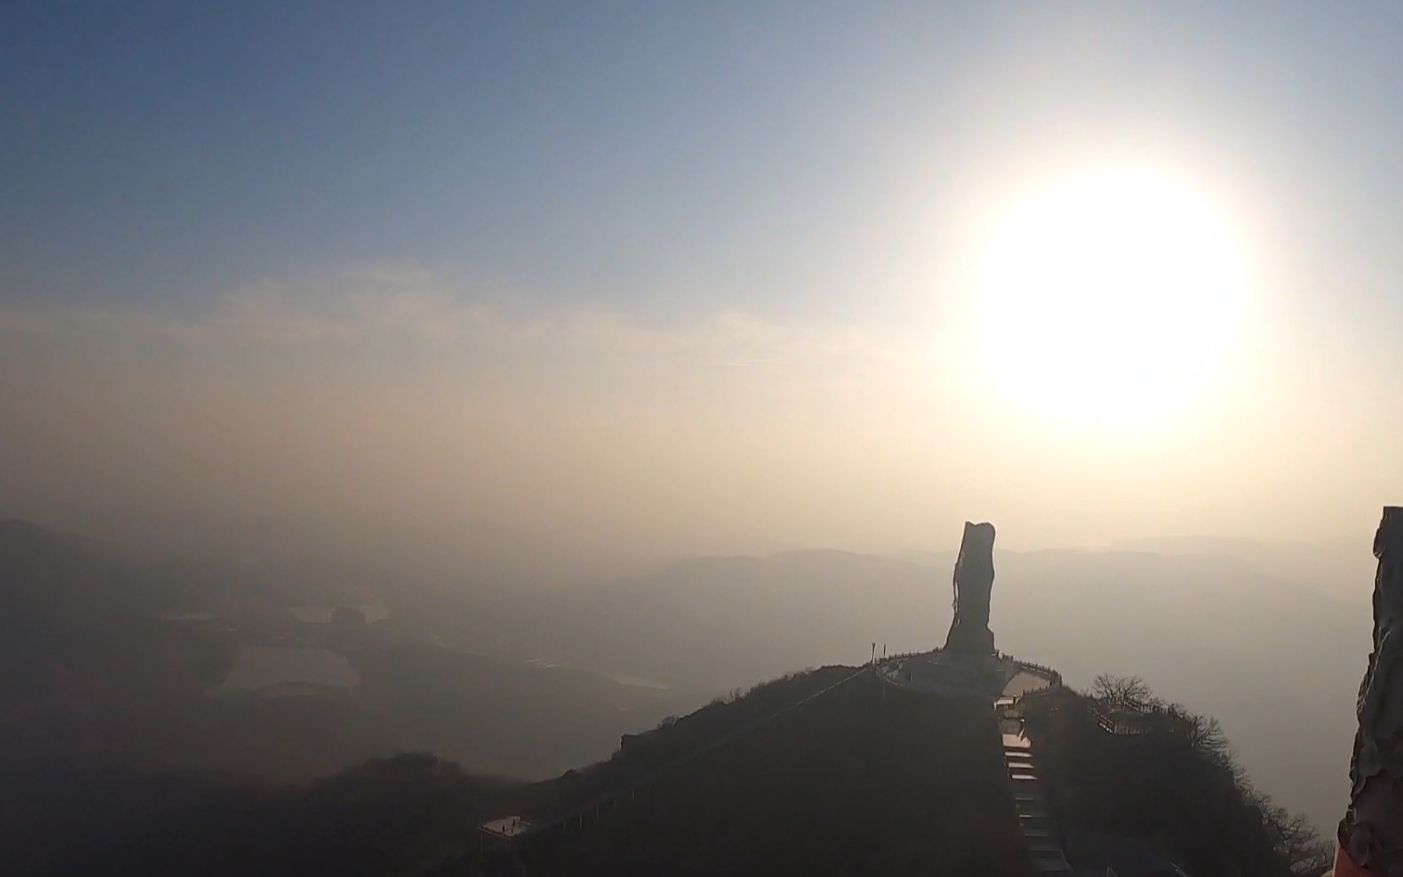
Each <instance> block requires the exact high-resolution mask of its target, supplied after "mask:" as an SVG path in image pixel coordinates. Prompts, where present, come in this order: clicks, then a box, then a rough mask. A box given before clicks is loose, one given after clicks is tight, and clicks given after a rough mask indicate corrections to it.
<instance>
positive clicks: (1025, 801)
mask: <svg viewBox="0 0 1403 877" xmlns="http://www.w3.org/2000/svg"><path fill="white" fill-rule="evenodd" d="M999 730H1000V732H1001V733H1002V735H1003V748H1004V764H1005V766H1006V767H1007V769H1008V779H1009V783H1010V784H1011V785H1012V787H1013V803H1014V808H1015V809H1016V811H1017V813H1018V826H1019V828H1020V829H1021V830H1022V832H1023V839H1024V840H1025V841H1027V843H1028V852H1029V854H1030V855H1031V856H1032V860H1033V870H1034V872H1035V873H1038V874H1066V875H1070V874H1072V866H1071V865H1069V864H1068V863H1067V856H1066V854H1065V853H1063V851H1062V845H1061V844H1060V843H1059V842H1058V838H1057V832H1056V831H1055V830H1054V828H1053V824H1052V814H1051V812H1050V811H1049V810H1048V806H1047V798H1046V796H1045V793H1044V791H1043V788H1042V780H1041V779H1039V777H1038V771H1037V764H1036V762H1035V761H1034V759H1033V743H1032V741H1031V740H1029V739H1028V737H1027V735H1026V734H1025V733H1024V731H1023V723H1022V721H1020V720H1018V719H1012V718H1001V719H1000V720H999Z"/></svg>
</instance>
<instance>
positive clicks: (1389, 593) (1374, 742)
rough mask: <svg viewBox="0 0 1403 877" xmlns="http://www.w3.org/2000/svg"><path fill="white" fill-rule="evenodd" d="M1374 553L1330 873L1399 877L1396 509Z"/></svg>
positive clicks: (1402, 693)
mask: <svg viewBox="0 0 1403 877" xmlns="http://www.w3.org/2000/svg"><path fill="white" fill-rule="evenodd" d="M1374 556H1375V557H1377V558H1378V561H1379V568H1378V573H1377V575H1376V576H1375V578H1374V642H1373V651H1372V652H1371V653H1370V654H1369V667H1368V669H1367V670H1366V671H1365V672H1364V681H1363V682H1362V683H1361V684H1360V686H1359V701H1358V707H1357V711H1358V716H1359V729H1358V731H1357V732H1356V734H1355V737H1354V755H1353V756H1352V757H1351V758H1350V765H1349V775H1350V780H1351V781H1352V788H1351V790H1350V802H1349V809H1348V810H1347V811H1346V812H1345V818H1344V819H1343V820H1341V822H1340V847H1341V850H1342V855H1341V856H1340V861H1338V862H1337V864H1336V867H1335V873H1336V874H1337V875H1340V874H1348V873H1352V869H1351V867H1350V866H1357V867H1360V868H1363V869H1365V872H1366V873H1368V874H1380V875H1389V877H1394V875H1403V508H1400V507H1386V508H1385V509H1384V511H1383V520H1382V521H1380V522H1379V529H1378V532H1377V533H1376V534H1375V536H1374ZM1345 854H1347V855H1348V858H1349V859H1350V860H1352V861H1350V862H1345V861H1344V855H1345Z"/></svg>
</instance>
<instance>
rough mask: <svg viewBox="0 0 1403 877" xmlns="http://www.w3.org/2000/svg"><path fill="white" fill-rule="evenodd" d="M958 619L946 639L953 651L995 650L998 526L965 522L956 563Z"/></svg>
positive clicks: (956, 615) (979, 652)
mask: <svg viewBox="0 0 1403 877" xmlns="http://www.w3.org/2000/svg"><path fill="white" fill-rule="evenodd" d="M954 587H955V617H954V619H952V620H951V622H950V633H949V635H948V636H946V638H945V649H946V650H947V651H951V652H964V653H968V654H981V655H988V654H992V653H993V651H994V634H993V633H992V632H991V631H990V630H989V595H990V593H991V592H992V591H993V589H994V525H993V524H990V523H982V524H972V523H970V522H969V521H965V533H964V536H963V537H962V538H961V539H960V556H959V559H958V560H956V561H955V583H954Z"/></svg>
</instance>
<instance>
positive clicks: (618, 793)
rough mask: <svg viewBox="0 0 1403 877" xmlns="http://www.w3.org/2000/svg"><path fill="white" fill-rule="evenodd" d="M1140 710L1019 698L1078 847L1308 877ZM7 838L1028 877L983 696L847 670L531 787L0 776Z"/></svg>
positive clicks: (356, 778)
mask: <svg viewBox="0 0 1403 877" xmlns="http://www.w3.org/2000/svg"><path fill="white" fill-rule="evenodd" d="M1152 705H1154V707H1155V709H1159V710H1161V711H1162V712H1163V711H1165V710H1167V712H1165V713H1164V714H1166V715H1168V716H1169V719H1168V720H1167V724H1165V725H1163V726H1162V727H1159V726H1157V730H1155V731H1154V732H1153V733H1145V734H1139V735H1135V736H1116V735H1111V734H1108V733H1106V732H1105V731H1104V730H1103V729H1102V727H1101V726H1100V725H1098V721H1097V712H1096V711H1097V710H1098V709H1101V710H1104V709H1106V708H1107V701H1106V700H1105V698H1102V699H1101V700H1096V701H1094V700H1091V699H1089V698H1087V697H1084V696H1082V695H1079V694H1077V693H1075V692H1071V691H1063V692H1057V693H1054V694H1051V695H1048V696H1040V697H1038V698H1034V699H1031V700H1029V701H1028V702H1027V703H1026V706H1025V711H1026V713H1027V716H1028V722H1029V727H1030V729H1031V731H1032V733H1033V738H1034V740H1035V743H1036V745H1037V752H1038V760H1039V763H1040V765H1042V767H1041V768H1040V771H1041V772H1042V773H1043V774H1044V777H1045V780H1046V782H1047V784H1048V786H1049V788H1050V789H1051V790H1052V793H1053V797H1052V802H1053V805H1054V813H1055V817H1056V820H1057V822H1058V823H1059V825H1060V829H1061V830H1062V833H1064V834H1065V835H1066V837H1067V838H1068V842H1069V846H1068V848H1069V851H1071V850H1075V851H1077V853H1078V854H1079V855H1082V856H1084V857H1085V861H1087V862H1099V863H1102V864H1104V863H1106V862H1109V861H1111V859H1110V858H1107V857H1110V856H1119V857H1121V858H1119V859H1116V860H1115V861H1122V862H1126V863H1127V867H1129V866H1130V864H1132V863H1134V862H1151V863H1153V862H1156V861H1161V862H1167V861H1170V860H1174V861H1178V862H1181V863H1184V864H1186V865H1189V866H1190V867H1189V869H1188V870H1189V873H1192V874H1198V875H1206V874H1231V873H1243V874H1254V875H1261V877H1288V875H1292V874H1298V873H1306V872H1304V871H1301V870H1299V869H1293V867H1292V865H1293V864H1298V865H1303V864H1305V863H1311V864H1312V866H1313V865H1314V863H1315V862H1316V859H1314V858H1312V856H1315V855H1318V851H1317V850H1316V849H1315V846H1314V844H1316V843H1317V842H1318V838H1316V837H1314V836H1313V835H1311V833H1310V832H1309V830H1308V829H1306V828H1305V827H1304V826H1302V825H1301V824H1300V823H1299V822H1293V821H1292V820H1290V819H1289V818H1288V817H1287V816H1286V815H1285V814H1284V813H1283V812H1282V811H1280V810H1279V809H1277V808H1275V807H1273V806H1272V805H1271V804H1270V802H1269V801H1267V800H1265V799H1264V798H1262V797H1261V796H1259V795H1257V794H1256V793H1254V792H1253V791H1252V790H1251V788H1250V785H1248V784H1247V783H1246V781H1245V779H1244V778H1243V777H1242V774H1241V772H1240V770H1238V769H1237V768H1236V766H1235V765H1234V764H1233V762H1232V760H1231V758H1230V757H1229V755H1228V752H1227V749H1226V743H1225V741H1224V740H1223V739H1222V737H1221V734H1220V733H1219V732H1218V731H1217V730H1216V726H1215V725H1214V723H1212V722H1211V720H1203V719H1200V718H1198V717H1195V716H1192V715H1190V714H1188V713H1186V712H1183V711H1182V710H1179V709H1178V708H1177V707H1172V706H1170V707H1162V706H1161V705H1158V704H1157V702H1155V703H1154V704H1152ZM1157 715H1158V713H1157ZM507 815H516V816H520V817H522V818H524V819H525V820H527V821H528V822H531V823H533V824H535V825H536V826H538V827H539V830H538V831H537V832H536V833H534V834H528V835H527V836H525V837H524V838H523V839H522V840H520V841H519V842H517V844H516V845H515V846H513V847H511V848H507V847H503V846H500V845H496V844H484V842H483V841H484V838H483V837H482V835H481V834H480V833H479V832H478V831H477V826H478V825H480V824H482V823H483V822H484V821H486V820H488V819H495V818H499V817H503V816H507ZM0 841H3V842H0V872H3V873H29V874H34V875H67V874H87V873H99V872H100V873H104V874H113V875H125V874H142V875H164V874H172V875H175V874H194V873H198V874H208V875H225V874H228V875H235V874H250V873H258V874H263V875H305V874H323V873H326V874H331V873H334V874H353V875H354V874H365V875H371V874H404V875H408V874H418V875H430V874H432V875H497V874H541V875H574V874H584V875H588V874H622V875H629V874H638V875H654V874H694V875H710V874H752V873H753V874H795V875H799V874H803V875H811V874H926V875H940V874H950V875H981V874H986V875H1025V874H1027V873H1029V872H1028V866H1027V861H1028V859H1027V852H1026V847H1025V846H1024V841H1023V840H1022V838H1021V835H1020V834H1019V831H1018V823H1017V818H1016V816H1015V811H1014V808H1013V801H1012V792H1011V790H1010V786H1009V783H1008V778H1007V773H1006V770H1005V767H1004V763H1003V758H1002V749H1001V746H1000V738H999V729H998V727H997V725H996V723H995V720H994V715H993V712H992V710H991V709H990V706H989V704H988V702H987V701H984V700H981V699H978V698H968V699H961V698H950V697H941V698H937V697H931V696H928V695H921V694H916V693H912V692H910V691H907V690H904V689H899V688H894V687H891V686H889V685H886V684H885V683H882V682H880V681H879V680H878V678H877V677H876V676H875V675H874V674H872V673H870V672H865V671H863V670H861V669H860V668H852V667H836V666H835V667H825V668H822V669H820V670H815V671H808V672H804V673H797V674H791V675H789V676H786V677H783V678H780V679H777V680H774V681H772V682H768V683H765V684H763V685H759V686H756V687H755V688H753V689H752V690H750V691H749V692H747V693H745V694H743V695H742V694H737V695H735V696H732V697H728V698H723V699H718V700H717V701H716V702H714V703H712V704H709V705H707V706H706V707H703V708H702V709H700V710H696V711H694V712H693V713H691V714H689V715H687V716H684V717H681V718H678V719H669V720H666V721H664V722H663V723H661V724H660V725H659V726H658V727H657V728H655V729H653V730H651V731H647V732H644V733H640V734H637V735H629V736H627V737H625V738H624V740H623V741H622V745H621V747H620V748H619V750H618V751H617V752H616V753H615V754H614V756H613V757H612V758H610V759H609V760H607V761H604V762H601V763H597V764H593V765H587V766H583V767H581V768H580V769H578V770H572V771H569V772H567V773H566V774H564V775H562V776H560V777H558V778H556V779H553V780H549V781H546V782H541V783H535V784H529V785H528V784H521V783H514V782H508V781H503V780H494V779H485V778H482V777H474V776H470V775H468V774H466V773H464V772H463V771H462V770H460V769H459V768H458V767H456V766H455V765H453V764H450V763H447V762H444V761H442V760H440V759H436V758H433V757H431V756H427V755H405V756H399V757H395V758H390V759H384V760H380V761H374V762H369V763H367V764H364V765H361V766H359V767H356V768H353V769H350V770H346V771H343V772H341V773H339V774H337V775H336V776H333V777H329V778H327V779H324V780H318V781H315V782H313V783H310V784H308V785H302V786H288V785H277V784H270V783H267V782H261V781H253V780H249V779H244V778H239V777H233V776H230V775H227V774H210V773H194V772H189V771H183V772H171V771H169V770H168V769H161V768H159V767H157V766H153V765H149V764H148V765H137V764H133V763H125V764H118V763H113V762H103V761H92V760H88V761H72V760H68V761H47V762H31V763H26V764H16V763H10V764H8V765H3V766H0ZM1098 857H1100V858H1098ZM1124 873H1126V874H1135V873H1137V872H1136V871H1135V870H1133V869H1132V870H1126V871H1124ZM1144 873H1152V872H1151V871H1145V872H1144Z"/></svg>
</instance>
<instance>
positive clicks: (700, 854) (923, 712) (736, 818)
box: [522, 674, 1025, 875]
mask: <svg viewBox="0 0 1403 877" xmlns="http://www.w3.org/2000/svg"><path fill="white" fill-rule="evenodd" d="M884 687H885V686H884V684H883V683H881V682H879V681H878V680H877V679H876V677H875V676H873V675H871V674H862V675H860V676H858V677H856V678H855V679H853V680H852V681H851V682H849V683H848V684H846V685H843V686H841V687H840V688H838V689H834V690H832V691H830V692H829V693H828V694H826V695H823V696H821V697H818V698H815V699H814V700H812V701H809V702H808V703H806V704H805V705H804V706H803V707H802V708H801V709H798V710H795V711H794V712H792V713H788V714H784V715H781V716H780V717H778V718H775V719H773V720H771V721H769V722H767V723H763V724H761V725H760V726H759V727H757V728H755V729H754V730H753V731H751V732H750V733H748V734H746V735H744V736H742V737H740V738H739V739H736V740H734V741H733V742H730V743H728V744H727V745H724V746H720V747H718V748H716V749H715V750H713V751H710V752H707V753H705V754H703V755H701V756H700V757H698V758H696V759H694V760H691V761H688V762H686V763H684V764H682V765H680V766H678V767H676V768H675V769H672V770H666V769H664V770H661V771H659V772H658V774H657V775H656V778H655V780H654V781H653V782H651V783H649V784H647V785H645V786H643V787H641V788H639V790H638V791H637V792H636V794H634V795H633V796H632V797H629V798H626V799H621V800H620V801H619V802H618V804H617V805H616V806H613V807H610V808H608V809H606V810H605V811H603V812H602V813H601V814H600V815H599V816H598V817H597V818H596V817H593V816H592V815H585V817H584V819H583V824H582V825H581V826H580V827H577V828H573V829H572V828H569V827H566V828H564V829H562V830H560V831H558V832H557V833H555V835H554V836H552V837H549V838H544V839H542V840H541V841H540V842H539V844H534V845H528V846H526V848H525V850H524V852H523V854H522V860H523V862H524V863H525V864H526V867H527V869H528V871H529V872H531V873H541V874H567V873H568V874H601V875H602V874H638V875H647V874H663V873H668V874H697V875H701V874H793V875H804V874H823V873H830V874H927V875H942V874H948V875H981V874H988V875H995V874H1002V875H1014V874H1022V873H1024V862H1025V853H1024V851H1023V846H1022V840H1021V838H1020V837H1019V835H1018V833H1017V827H1016V821H1015V819H1014V815H1013V800H1012V797H1011V793H1010V791H1009V789H1008V787H1007V785H1006V783H1005V782H1004V776H1003V763H1002V760H1001V753H1000V750H999V747H998V737H997V734H996V733H995V731H994V722H993V717H992V714H991V713H990V711H989V709H988V706H987V704H985V703H983V702H980V701H979V700H977V699H971V700H965V701H960V700H950V701H936V700H933V699H929V698H923V697H919V696H915V695H911V694H909V693H907V692H904V691H900V690H896V689H888V690H886V691H884V690H883V688H884ZM767 694H771V692H766V691H765V690H764V689H763V688H762V689H760V690H759V691H758V692H757V694H756V696H762V697H763V696H765V695H767ZM744 703H745V699H742V700H741V701H740V702H739V704H740V705H743V704H744ZM704 714H705V711H703V713H702V714H698V715H697V716H695V717H693V720H694V721H698V720H701V719H702V718H704ZM686 724H687V722H686V721H685V720H684V721H682V722H679V723H678V724H677V727H676V729H672V728H663V729H659V730H658V731H655V732H653V733H654V735H657V736H660V737H663V738H666V737H667V736H669V735H672V734H676V733H685V730H686V729H685V725H686ZM665 743H666V740H665V739H663V740H658V741H657V744H658V746H659V747H662V746H663V745H665ZM644 745H645V741H640V742H639V743H636V744H635V747H639V748H641V747H643V746H644ZM621 756H625V757H626V752H625V753H621Z"/></svg>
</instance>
